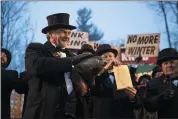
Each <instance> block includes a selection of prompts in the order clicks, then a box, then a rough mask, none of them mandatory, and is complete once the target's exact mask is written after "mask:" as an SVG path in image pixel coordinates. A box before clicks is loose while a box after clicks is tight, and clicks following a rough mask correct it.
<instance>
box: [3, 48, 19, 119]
mask: <svg viewBox="0 0 178 119" xmlns="http://www.w3.org/2000/svg"><path fill="white" fill-rule="evenodd" d="M10 62H11V53H10V52H9V51H8V50H7V49H4V48H1V118H2V119H7V118H10V95H11V92H12V90H13V89H15V90H16V92H18V90H19V87H20V84H19V81H18V72H17V71H15V70H7V69H6V68H7V67H8V66H9V64H10Z"/></svg>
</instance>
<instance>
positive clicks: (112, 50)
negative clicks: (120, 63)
mask: <svg viewBox="0 0 178 119" xmlns="http://www.w3.org/2000/svg"><path fill="white" fill-rule="evenodd" d="M106 52H112V53H114V55H115V57H116V56H117V54H118V51H117V50H116V49H104V50H100V51H96V55H99V56H100V55H102V54H104V53H106Z"/></svg>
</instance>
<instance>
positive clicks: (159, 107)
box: [144, 48, 178, 119]
mask: <svg viewBox="0 0 178 119" xmlns="http://www.w3.org/2000/svg"><path fill="white" fill-rule="evenodd" d="M177 59H178V52H177V51H176V50H175V49H173V48H166V49H163V50H162V51H160V52H159V55H158V60H157V64H158V65H159V66H161V69H162V72H163V75H161V76H159V77H156V78H154V79H152V80H151V81H150V82H149V83H148V85H147V91H146V96H145V101H144V106H145V109H146V110H147V111H150V112H155V111H157V112H158V118H175V119H176V118H178V111H177V110H178V78H177V76H176V77H175V76H174V74H175V68H176V63H177Z"/></svg>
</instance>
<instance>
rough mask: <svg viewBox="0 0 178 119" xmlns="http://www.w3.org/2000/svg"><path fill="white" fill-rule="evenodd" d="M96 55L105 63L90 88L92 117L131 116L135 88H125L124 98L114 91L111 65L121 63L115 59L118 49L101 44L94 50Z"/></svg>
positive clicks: (134, 101) (134, 102)
mask: <svg viewBox="0 0 178 119" xmlns="http://www.w3.org/2000/svg"><path fill="white" fill-rule="evenodd" d="M96 55H97V56H101V57H102V58H104V59H105V62H106V63H107V64H109V65H106V67H105V68H104V70H103V72H102V73H101V75H99V76H97V77H96V78H95V86H94V87H93V88H92V89H91V92H92V93H91V94H92V96H93V118H127V117H128V118H132V115H133V108H132V106H133V105H131V103H133V104H136V102H137V101H136V98H135V95H136V90H135V89H133V88H130V87H128V88H127V89H125V91H124V94H125V98H124V97H121V96H120V92H117V91H116V81H115V77H114V73H113V72H112V70H113V66H119V65H120V64H121V63H120V62H119V60H117V59H116V57H117V55H118V51H117V50H116V49H113V48H112V47H111V46H110V45H109V44H102V45H100V46H99V47H98V49H97V51H96Z"/></svg>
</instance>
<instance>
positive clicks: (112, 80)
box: [109, 74, 114, 84]
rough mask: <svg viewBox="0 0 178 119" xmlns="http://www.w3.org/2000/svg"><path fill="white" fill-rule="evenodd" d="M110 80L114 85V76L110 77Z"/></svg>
mask: <svg viewBox="0 0 178 119" xmlns="http://www.w3.org/2000/svg"><path fill="white" fill-rule="evenodd" d="M109 79H110V80H111V82H112V84H113V83H114V76H113V75H111V74H110V75H109Z"/></svg>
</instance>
